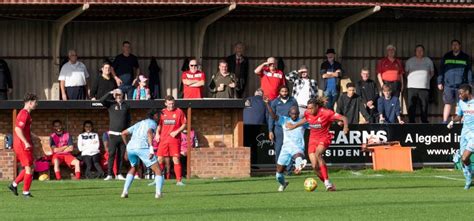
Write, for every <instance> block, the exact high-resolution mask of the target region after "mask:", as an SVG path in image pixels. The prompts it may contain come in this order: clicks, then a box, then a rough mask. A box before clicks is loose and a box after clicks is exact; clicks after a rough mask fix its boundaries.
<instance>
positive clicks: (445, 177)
mask: <svg viewBox="0 0 474 221" xmlns="http://www.w3.org/2000/svg"><path fill="white" fill-rule="evenodd" d="M435 177H436V178H440V179H446V180H460V181H465V180H464V179H458V178H453V177H447V176H435Z"/></svg>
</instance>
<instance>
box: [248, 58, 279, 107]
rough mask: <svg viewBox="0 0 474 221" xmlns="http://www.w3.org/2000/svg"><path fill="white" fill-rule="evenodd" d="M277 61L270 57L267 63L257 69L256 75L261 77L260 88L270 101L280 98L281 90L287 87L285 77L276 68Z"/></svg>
mask: <svg viewBox="0 0 474 221" xmlns="http://www.w3.org/2000/svg"><path fill="white" fill-rule="evenodd" d="M276 65H277V63H276V59H275V58H274V57H269V58H268V59H267V61H266V62H264V63H262V64H260V65H259V66H258V67H257V68H256V69H255V74H256V75H258V76H259V77H260V88H262V90H263V93H264V95H265V96H266V97H268V99H270V100H274V99H275V98H277V97H278V92H279V88H280V87H281V86H282V85H285V84H286V83H285V75H284V74H283V72H282V71H280V70H278V69H277V67H276Z"/></svg>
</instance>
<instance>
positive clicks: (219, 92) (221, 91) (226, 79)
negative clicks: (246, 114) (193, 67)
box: [209, 60, 237, 98]
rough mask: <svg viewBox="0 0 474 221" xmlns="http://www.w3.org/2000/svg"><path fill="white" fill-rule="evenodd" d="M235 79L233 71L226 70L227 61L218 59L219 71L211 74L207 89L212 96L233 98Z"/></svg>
mask: <svg viewBox="0 0 474 221" xmlns="http://www.w3.org/2000/svg"><path fill="white" fill-rule="evenodd" d="M236 82H237V79H236V77H235V74H234V73H229V72H228V71H227V62H226V61H224V60H221V61H219V72H217V73H216V74H215V75H212V78H211V82H210V83H209V91H210V92H211V93H212V97H213V98H235V96H236V86H237V83H236Z"/></svg>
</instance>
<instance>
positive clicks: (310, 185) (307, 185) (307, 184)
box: [304, 177, 318, 192]
mask: <svg viewBox="0 0 474 221" xmlns="http://www.w3.org/2000/svg"><path fill="white" fill-rule="evenodd" d="M316 187H318V182H317V181H316V180H315V179H314V178H311V177H310V178H306V180H304V190H306V191H308V192H313V191H314V190H315V189H316Z"/></svg>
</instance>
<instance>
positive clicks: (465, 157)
mask: <svg viewBox="0 0 474 221" xmlns="http://www.w3.org/2000/svg"><path fill="white" fill-rule="evenodd" d="M470 158H471V151H469V150H464V152H463V154H462V172H463V174H464V178H465V179H466V183H465V185H464V189H465V190H468V189H470V188H471V182H472V167H471V160H470Z"/></svg>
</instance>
